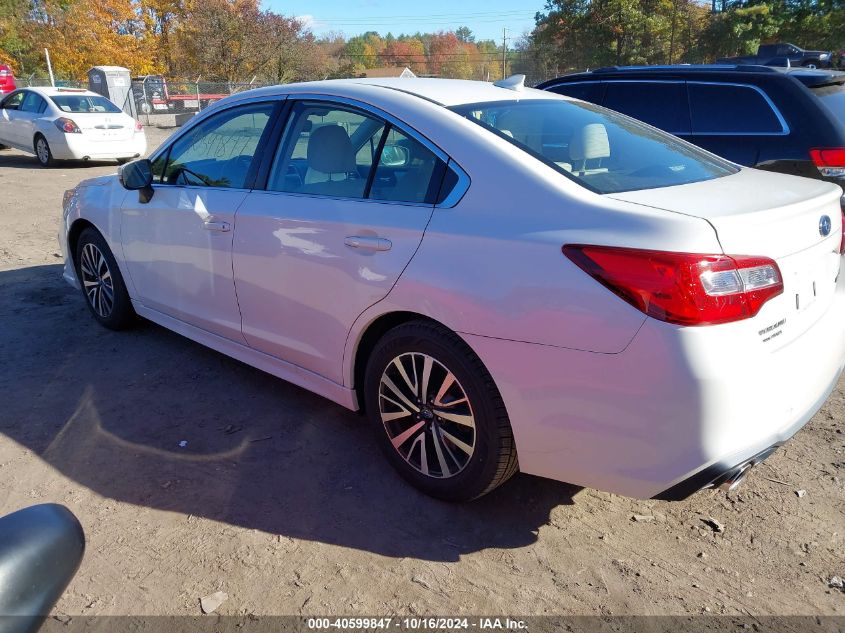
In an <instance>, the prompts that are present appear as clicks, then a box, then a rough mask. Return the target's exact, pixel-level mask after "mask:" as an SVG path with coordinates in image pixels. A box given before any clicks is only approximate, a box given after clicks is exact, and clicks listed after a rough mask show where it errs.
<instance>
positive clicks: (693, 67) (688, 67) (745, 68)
mask: <svg viewBox="0 0 845 633" xmlns="http://www.w3.org/2000/svg"><path fill="white" fill-rule="evenodd" d="M641 70H667V71H670V70H683V71H696V72H708V71H718V70H735V71H738V72H755V73H757V72H765V73H775V72H777V70H775V69H774V68H772V67H771V66H759V65H757V64H663V65H654V66H605V67H603V68H596V69H595V70H593V71H592V72H593V73H598V74H601V73H617V72H630V71H633V72H636V71H641Z"/></svg>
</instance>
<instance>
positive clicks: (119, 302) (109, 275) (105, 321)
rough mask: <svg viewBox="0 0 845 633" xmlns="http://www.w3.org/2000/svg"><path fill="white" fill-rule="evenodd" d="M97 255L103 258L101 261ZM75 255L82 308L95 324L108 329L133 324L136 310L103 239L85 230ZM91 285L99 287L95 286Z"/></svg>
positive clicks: (123, 327)
mask: <svg viewBox="0 0 845 633" xmlns="http://www.w3.org/2000/svg"><path fill="white" fill-rule="evenodd" d="M98 254H99V255H102V261H100V260H99V257H98ZM74 255H75V257H74V264H75V265H76V278H77V279H78V280H79V284H80V286H81V287H82V295H83V296H84V297H85V305H87V306H88V309H89V310H90V311H91V314H92V315H93V316H94V318H95V319H96V320H97V322H98V323H99V324H100V325H102V326H104V327H107V328H109V329H110V330H124V329H126V328H127V327H129V326H131V325H132V324H133V323H134V321H135V310H134V309H133V308H132V301H131V300H130V299H129V293H128V292H127V291H126V284H124V282H123V276H122V275H121V274H120V269H119V268H118V266H117V262H116V261H115V259H114V255H112V252H111V249H110V248H109V246H108V244H107V243H106V240H105V238H103V236H102V235H101V234H100V232H99V231H97V230H96V229H94V228H92V227H88V228H86V229H84V230H83V231H82V233H81V234H80V236H79V241H78V242H77V244H76V253H75V254H74ZM92 264H93V265H92ZM108 280H110V281H111V284H110V285H109V283H108ZM92 282H98V283H99V285H98V286H96V287H95V286H93V285H91V284H92ZM109 290H110V291H111V292H110V293H109ZM109 300H110V301H109ZM109 303H110V305H108V304H109Z"/></svg>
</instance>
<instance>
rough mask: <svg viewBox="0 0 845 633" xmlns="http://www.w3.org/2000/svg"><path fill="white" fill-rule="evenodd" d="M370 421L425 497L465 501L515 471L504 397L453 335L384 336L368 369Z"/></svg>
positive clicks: (416, 329)
mask: <svg viewBox="0 0 845 633" xmlns="http://www.w3.org/2000/svg"><path fill="white" fill-rule="evenodd" d="M364 397H365V403H366V408H367V413H368V416H369V418H370V420H371V423H372V425H373V426H374V427H375V430H376V435H377V438H378V441H379V444H380V445H381V447H382V449H383V450H384V452H385V454H386V455H387V458H388V460H389V461H390V463H391V464H392V465H393V466H394V468H396V470H397V471H399V474H400V475H402V477H404V478H405V479H406V480H407V481H408V482H410V483H411V484H413V485H414V486H416V487H417V488H419V489H420V490H422V491H423V492H425V493H427V494H429V495H431V496H433V497H438V498H440V499H445V500H449V501H468V500H470V499H475V498H476V497H480V496H481V495H483V494H486V493H487V492H490V491H491V490H493V489H494V488H496V487H497V486H499V485H500V484H502V483H504V482H505V481H507V480H508V479H509V478H510V477H511V476H512V475H513V474H514V473H515V472H516V471H517V468H518V463H517V456H516V446H515V444H514V440H513V433H512V432H511V426H510V421H509V419H508V415H507V412H506V411H505V406H504V403H503V402H502V397H501V395H500V394H499V391H498V389H497V388H496V385H495V384H494V383H493V379H492V377H491V376H490V374H489V373H488V372H487V369H486V368H485V367H484V365H483V364H482V363H481V360H480V359H479V358H478V356H476V355H475V353H474V352H473V351H472V350H471V349H470V347H469V346H468V345H467V344H466V343H465V342H464V341H463V340H462V339H461V338H460V337H458V336H457V335H456V334H454V333H453V332H450V331H449V330H447V329H446V328H444V327H442V326H440V325H437V324H434V323H431V322H426V321H413V322H410V323H407V324H404V325H400V326H398V327H396V328H394V329H393V330H391V331H389V332H388V333H387V334H386V335H385V336H384V337H383V338H382V339H381V340H380V341H379V342H378V343H377V345H376V347H375V349H374V350H373V353H372V355H371V356H370V359H369V362H368V363H367V370H366V379H365V382H364Z"/></svg>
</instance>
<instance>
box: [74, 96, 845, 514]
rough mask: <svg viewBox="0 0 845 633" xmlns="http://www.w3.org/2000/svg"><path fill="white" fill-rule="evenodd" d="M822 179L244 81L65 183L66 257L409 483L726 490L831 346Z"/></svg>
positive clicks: (788, 421)
mask: <svg viewBox="0 0 845 633" xmlns="http://www.w3.org/2000/svg"><path fill="white" fill-rule="evenodd" d="M841 193H842V192H841V190H840V189H839V187H837V186H835V185H832V184H830V183H826V182H822V181H818V180H808V179H803V178H797V177H792V176H785V175H781V174H775V173H770V172H765V171H757V170H754V169H747V168H744V167H740V166H738V165H735V164H733V163H730V162H727V161H725V160H722V159H721V158H718V157H717V156H714V155H712V154H709V153H707V152H705V151H703V150H701V149H699V148H697V147H694V146H693V145H690V144H688V143H685V142H683V141H680V140H678V139H677V138H675V137H672V136H670V135H668V134H665V133H663V132H661V131H659V130H657V129H655V128H652V127H649V126H647V125H644V124H642V123H640V122H638V121H635V120H633V119H630V118H628V117H625V116H622V115H619V114H616V113H614V112H611V111H609V110H605V109H603V108H600V107H597V106H594V105H591V104H588V103H584V102H581V101H576V100H572V99H569V98H566V97H561V96H559V95H555V94H552V93H549V92H541V91H535V90H531V89H527V88H524V87H523V85H522V83H521V81H519V80H518V79H512V80H507V81H505V82H501V83H500V84H499V85H493V84H486V83H481V82H472V81H457V80H441V79H389V80H370V79H362V80H337V81H323V82H316V83H306V84H293V85H287V86H279V87H272V88H263V89H259V90H254V91H250V92H246V93H241V94H237V95H234V96H232V97H229V98H226V99H224V100H222V101H220V102H219V103H217V104H215V105H214V106H213V107H211V108H209V109H208V110H206V111H204V112H203V113H202V114H201V115H199V116H197V117H195V118H194V119H193V120H192V121H191V122H190V123H189V124H188V125H187V126H186V127H185V128H184V129H182V130H181V131H179V132H178V133H176V134H175V135H174V136H173V137H172V138H171V139H169V140H168V141H167V142H166V143H165V144H164V145H163V146H162V147H160V148H159V149H158V150H156V151H155V152H154V153H153V154H152V156H151V158H150V160H139V161H134V162H132V163H129V164H128V165H125V166H124V167H123V168H122V170H121V171H120V173H119V174H118V175H116V176H105V177H101V178H95V179H91V180H87V181H85V182H83V183H81V184H80V185H79V186H77V187H76V188H75V189H72V190H70V191H68V192H67V194H66V196H65V201H64V221H63V223H62V228H61V235H60V241H61V245H62V248H63V249H64V253H65V269H64V275H65V277H66V278H67V280H68V281H69V282H70V283H72V284H73V285H75V286H77V287H79V288H81V289H82V294H83V296H84V298H85V301H87V303H88V306H89V308H90V311H91V313H92V314H93V317H94V319H96V320H97V321H99V322H100V323H101V324H102V325H104V326H106V327H108V328H112V329H120V328H124V327H127V326H128V325H130V324H131V323H132V322H133V320H134V318H135V316H136V315H139V316H141V317H144V318H146V319H149V320H151V321H153V322H155V323H158V324H160V325H162V326H164V327H166V328H169V329H171V330H174V331H176V332H178V333H180V334H183V335H184V336H187V337H188V338H191V339H193V340H194V341H197V342H199V343H202V344H203V345H206V346H208V347H211V348H213V349H215V350H218V351H219V352H221V353H223V354H226V355H229V356H231V357H233V358H236V359H238V360H240V361H243V362H245V363H248V364H250V365H253V366H255V367H258V368H260V369H262V370H264V371H267V372H269V373H271V374H274V375H276V376H278V377H280V378H283V379H285V380H288V381H290V382H292V383H295V384H297V385H300V386H302V387H304V388H306V389H309V390H311V391H314V392H316V393H318V394H320V395H323V396H325V397H326V398H329V399H331V400H333V401H335V402H337V403H338V404H340V405H342V406H344V407H348V408H349V409H353V410H363V411H365V412H366V416H367V419H368V424H370V425H371V426H372V428H373V430H374V432H375V435H376V437H377V438H378V442H379V443H380V444H381V446H382V447H383V449H384V451H385V454H386V456H387V459H388V460H389V461H390V463H391V464H392V465H393V466H394V467H395V468H396V469H397V470H398V471H399V473H400V474H401V475H402V476H403V477H405V478H406V479H407V480H408V481H410V482H411V483H412V484H413V485H415V486H417V487H418V488H420V489H422V490H423V491H425V492H427V493H429V494H431V495H434V496H437V497H440V498H445V499H451V500H465V499H472V498H474V497H478V496H479V495H482V494H484V493H486V492H489V491H490V490H492V489H493V488H495V487H496V486H498V485H499V484H501V483H502V482H504V481H505V480H507V479H508V478H509V477H510V476H511V475H513V474H514V472H516V471H517V470H521V471H522V472H525V473H531V474H534V475H541V476H544V477H551V478H554V479H558V480H563V481H567V482H571V483H574V484H579V485H582V486H591V487H596V488H601V489H603V490H607V491H611V492H615V493H619V494H623V495H629V496H633V497H641V498H659V499H681V498H684V497H687V496H689V495H690V494H692V493H693V492H695V491H696V490H700V489H702V488H708V487H710V488H712V487H722V488H729V487H731V486H733V485H735V484H736V483H738V482H739V481H740V480H741V479H742V478H743V476H744V475H745V473H746V472H747V471H748V469H749V468H750V467H752V466H753V465H754V464H756V463H758V462H760V461H761V460H762V459H764V458H765V457H767V456H768V455H769V454H770V453H771V452H772V451H773V450H775V449H776V447H778V446H779V445H781V444H782V443H784V442H785V441H786V440H787V439H789V438H790V437H791V436H792V435H793V434H794V433H796V432H797V431H798V430H799V429H800V428H801V427H802V426H804V424H806V423H807V421H808V420H809V419H810V418H811V417H812V416H813V414H814V413H815V412H816V411H818V409H819V408H820V407H821V405H822V403H823V402H824V401H825V399H826V398H827V397H828V395H829V394H830V393H831V391H832V389H833V388H834V386H835V385H836V383H837V380H838V379H839V376H840V374H841V372H842V369H843V363H845V327H843V324H845V278H843V276H842V275H841V274H840V272H841V269H842V259H843V258H842V256H841V253H842V248H843V244H842V211H841V210H840V206H839V197H840V195H841Z"/></svg>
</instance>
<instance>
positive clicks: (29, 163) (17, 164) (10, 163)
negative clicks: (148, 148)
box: [0, 150, 117, 169]
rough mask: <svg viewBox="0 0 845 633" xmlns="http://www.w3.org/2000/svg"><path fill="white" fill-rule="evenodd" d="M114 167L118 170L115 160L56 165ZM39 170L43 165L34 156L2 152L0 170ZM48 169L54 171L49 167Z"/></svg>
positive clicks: (67, 162) (61, 166)
mask: <svg viewBox="0 0 845 633" xmlns="http://www.w3.org/2000/svg"><path fill="white" fill-rule="evenodd" d="M109 165H113V166H114V167H115V169H117V161H114V160H105V161H103V160H63V161H60V162H59V163H57V164H56V166H55V168H60V169H61V168H66V169H71V168H77V167H108V166H109ZM5 168H9V169H39V168H41V165H40V164H39V163H38V159H37V158H36V157H35V156H34V155H30V154H24V153H23V152H18V151H13V150H0V169H5ZM47 169H53V168H50V167H48V168H47Z"/></svg>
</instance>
